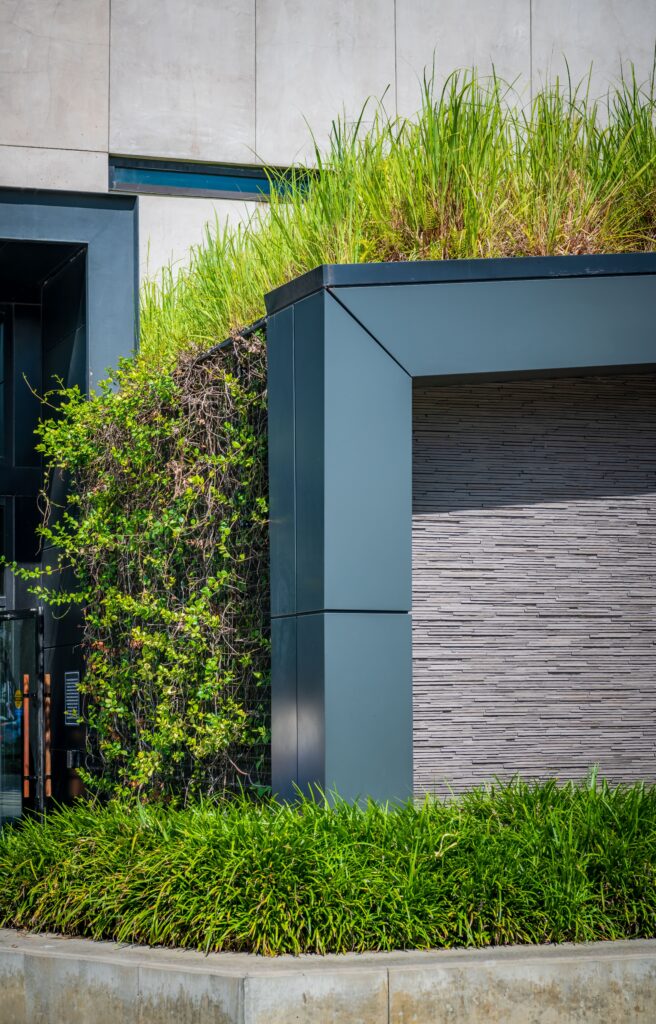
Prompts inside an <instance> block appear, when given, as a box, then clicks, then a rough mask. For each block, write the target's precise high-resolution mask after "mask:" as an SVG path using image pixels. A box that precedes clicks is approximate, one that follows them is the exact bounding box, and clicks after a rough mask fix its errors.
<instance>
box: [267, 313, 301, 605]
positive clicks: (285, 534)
mask: <svg viewBox="0 0 656 1024" xmlns="http://www.w3.org/2000/svg"><path fill="white" fill-rule="evenodd" d="M267 393H268V403H269V407H268V429H269V538H270V545H271V552H270V557H271V614H272V615H273V616H276V615H289V614H291V613H292V612H295V611H296V491H295V469H294V466H295V453H294V413H295V410H294V308H293V306H292V307H290V308H288V309H286V310H284V311H283V312H282V313H278V314H276V315H275V316H272V317H271V318H270V319H269V322H268V324H267Z"/></svg>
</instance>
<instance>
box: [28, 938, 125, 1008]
mask: <svg viewBox="0 0 656 1024" xmlns="http://www.w3.org/2000/svg"><path fill="white" fill-rule="evenodd" d="M138 1000H139V970H138V967H137V965H136V964H126V963H117V962H114V963H111V962H104V961H98V960H97V961H91V962H89V961H87V960H76V959H73V958H69V957H56V956H52V955H48V954H46V955H42V954H40V953H36V952H30V953H26V955H25V1004H26V1010H27V1014H26V1017H27V1020H28V1021H29V1022H30V1024H37V1022H38V1024H59V1022H62V1021H66V1024H89V1021H93V1024H117V1021H121V1022H123V1021H125V1022H126V1024H128V1022H129V1024H137V1022H138V1016H137V1013H138Z"/></svg>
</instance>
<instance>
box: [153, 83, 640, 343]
mask: <svg viewBox="0 0 656 1024" xmlns="http://www.w3.org/2000/svg"><path fill="white" fill-rule="evenodd" d="M589 86H590V82H589V80H587V81H583V82H582V83H581V84H580V85H579V86H578V87H573V86H572V85H571V84H570V83H564V84H563V83H562V82H558V81H556V82H555V83H554V84H552V85H549V86H547V87H545V88H544V89H543V90H541V91H540V92H538V93H537V94H536V95H535V96H534V98H533V99H532V102H530V103H527V102H526V94H527V90H523V87H522V85H521V82H518V83H516V84H515V86H514V87H513V86H510V85H508V84H506V83H504V82H502V81H501V80H500V79H498V78H494V77H492V78H487V79H486V78H480V77H479V76H478V75H477V74H476V73H475V72H474V71H471V72H467V71H460V72H455V73H454V74H452V75H451V76H450V77H449V78H448V79H447V81H446V84H445V85H444V87H443V89H442V90H441V91H437V90H436V89H435V88H434V87H433V85H432V84H431V82H430V81H427V82H426V83H425V86H424V94H423V103H422V107H421V110H420V111H419V113H418V114H417V116H416V117H414V118H409V119H406V118H393V117H389V116H388V115H387V114H386V113H385V111H384V108H383V106H382V104H380V105H378V106H376V105H375V104H373V103H369V104H368V105H367V106H366V107H365V109H364V110H363V112H362V116H361V118H360V120H359V121H358V122H357V123H356V124H352V123H350V124H347V123H346V122H345V121H344V120H342V121H339V122H336V123H335V125H334V127H333V132H332V137H331V142H330V145H329V147H328V149H327V151H325V152H322V151H321V150H320V149H319V148H318V147H317V148H316V151H315V156H314V164H315V168H314V170H313V171H312V172H311V173H310V174H308V173H307V172H306V171H305V170H304V169H303V168H298V169H296V171H292V174H291V177H290V176H288V175H286V176H284V177H280V178H278V179H276V176H275V175H274V176H273V184H274V186H278V187H274V188H273V189H272V195H271V201H270V203H268V204H265V203H262V204H259V205H258V207H257V210H256V212H255V213H254V214H253V215H252V217H251V218H250V220H248V221H247V222H246V223H244V224H240V225H238V226H227V227H225V226H224V227H219V226H218V225H217V224H214V225H212V226H210V227H209V228H208V229H207V232H206V237H205V239H204V242H203V244H202V245H201V246H199V247H197V248H195V249H194V250H193V251H192V254H191V262H190V265H189V267H188V268H186V269H181V270H177V271H176V269H175V268H170V267H169V268H167V269H165V270H164V271H163V273H162V274H161V275H160V276H159V277H158V278H156V279H154V280H152V281H150V282H149V283H148V284H146V286H145V288H144V291H143V294H142V304H141V339H142V341H141V345H142V353H143V354H144V356H145V357H146V358H147V359H151V360H154V361H156V362H160V361H163V360H164V361H166V360H167V359H170V358H171V357H173V356H175V354H176V353H177V352H179V351H180V349H187V348H190V347H191V348H192V349H193V348H204V347H207V346H208V345H211V344H213V343H215V342H216V341H219V340H221V339H223V338H226V337H228V336H229V335H230V334H231V333H233V332H235V331H238V330H239V329H240V328H241V327H243V326H244V325H245V324H248V323H250V322H252V321H254V320H257V319H258V318H259V317H261V316H262V315H263V313H264V295H265V293H266V292H268V291H270V290H271V289H272V288H276V287H278V286H279V285H282V284H284V283H285V282H286V281H289V280H291V279H292V278H294V277H296V276H297V275H299V274H302V273H305V272H306V271H308V270H310V269H311V268H313V267H316V266H318V265H319V264H322V263H365V262H370V261H386V260H387V261H398V260H442V259H462V258H473V257H488V256H545V255H563V254H581V253H603V252H626V251H639V250H649V249H654V248H656V133H655V131H654V114H655V111H656V102H655V101H656V93H655V89H654V76H653V75H652V78H651V80H650V81H649V82H646V83H644V84H642V83H639V82H638V81H637V80H636V78H635V75H634V74H633V72H632V71H631V69H629V70H628V71H627V73H626V74H625V76H624V77H623V78H622V79H621V80H620V81H619V82H618V84H617V85H616V86H615V87H613V88H611V89H610V90H609V92H608V94H607V95H606V96H605V97H604V98H603V99H602V100H601V101H597V100H594V99H593V98H592V97H591V95H590V89H589ZM365 118H366V121H365ZM365 125H366V126H365Z"/></svg>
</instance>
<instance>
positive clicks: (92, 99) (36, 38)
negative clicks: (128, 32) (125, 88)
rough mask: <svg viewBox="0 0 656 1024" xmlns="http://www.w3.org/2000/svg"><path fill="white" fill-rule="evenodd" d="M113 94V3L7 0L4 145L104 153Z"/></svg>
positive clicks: (2, 47)
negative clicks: (110, 24) (111, 57)
mask: <svg viewBox="0 0 656 1024" xmlns="http://www.w3.org/2000/svg"><path fill="white" fill-rule="evenodd" d="M108 90H109V0H85V2H84V8H83V10H82V9H81V7H80V3H79V0H21V2H20V3H18V2H16V0H1V2H0V109H1V110H2V121H1V122H0V143H2V144H5V145H12V146H39V147H43V146H45V147H48V146H51V147H55V148H58V149H90V150H105V151H106V150H107V131H108V118H107V104H108ZM12 184H19V183H18V182H12ZM20 184H21V185H25V182H22V181H21V182H20Z"/></svg>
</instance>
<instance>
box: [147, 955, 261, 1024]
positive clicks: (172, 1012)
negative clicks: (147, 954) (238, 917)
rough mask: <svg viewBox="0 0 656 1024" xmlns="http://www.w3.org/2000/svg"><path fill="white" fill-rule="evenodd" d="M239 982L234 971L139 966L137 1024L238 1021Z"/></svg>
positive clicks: (197, 1023) (239, 1003) (212, 1023)
mask: <svg viewBox="0 0 656 1024" xmlns="http://www.w3.org/2000/svg"><path fill="white" fill-rule="evenodd" d="M241 984H242V983H241V978H239V976H235V975H233V976H230V975H217V974H209V973H205V972H202V971H193V972H192V971H190V970H186V971H185V970H175V968H172V967H169V968H164V969H163V968H157V967H155V966H153V967H144V966H140V968H139V1016H138V1024H162V1022H164V1021H175V1024H235V1022H237V1021H239V1022H240V1024H241V1017H240V1006H241Z"/></svg>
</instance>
